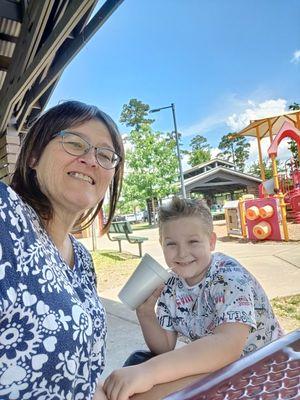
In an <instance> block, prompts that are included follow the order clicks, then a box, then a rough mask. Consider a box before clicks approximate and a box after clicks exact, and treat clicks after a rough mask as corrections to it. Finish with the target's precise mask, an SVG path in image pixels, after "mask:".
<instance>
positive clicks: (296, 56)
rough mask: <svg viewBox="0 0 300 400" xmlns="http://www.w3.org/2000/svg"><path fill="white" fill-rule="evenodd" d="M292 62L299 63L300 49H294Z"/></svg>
mask: <svg viewBox="0 0 300 400" xmlns="http://www.w3.org/2000/svg"><path fill="white" fill-rule="evenodd" d="M291 62H292V63H294V64H298V63H299V62H300V50H296V51H294V54H293V58H292V59H291Z"/></svg>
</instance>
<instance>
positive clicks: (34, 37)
mask: <svg viewBox="0 0 300 400" xmlns="http://www.w3.org/2000/svg"><path fill="white" fill-rule="evenodd" d="M97 2H98V0H84V1H82V0H51V1H48V0H46V1H44V0H0V179H2V178H3V177H4V176H6V175H5V174H6V173H8V172H9V171H8V170H7V171H6V170H5V171H3V168H6V166H7V165H9V164H10V160H8V159H7V157H6V150H5V149H4V150H3V148H4V147H3V146H6V144H7V143H8V142H7V141H5V140H2V139H3V138H4V139H5V136H6V135H8V134H9V135H10V136H18V135H22V134H23V133H25V132H26V130H27V127H28V124H29V123H30V121H32V120H33V119H34V118H35V117H36V115H37V114H39V113H40V112H41V111H42V110H43V109H44V108H45V106H46V104H47V101H48V100H49V97H50V96H51V94H52V92H53V89H54V88H55V86H56V84H57V82H58V80H59V79H60V77H61V75H62V73H63V71H64V68H65V67H66V66H67V65H68V64H69V63H70V61H71V60H72V59H73V57H75V55H76V54H77V53H78V52H79V51H80V50H81V48H82V47H83V46H84V45H85V44H86V43H87V42H88V40H89V39H90V38H91V37H92V36H93V35H94V33H95V32H96V31H97V30H98V29H99V28H100V27H101V26H102V25H103V24H104V23H105V21H106V20H107V19H108V18H109V17H110V16H111V14H112V13H113V12H114V11H115V10H116V8H117V7H118V6H119V5H120V4H121V3H122V2H123V0H106V1H101V3H102V5H101V7H100V8H99V10H98V11H97V12H96V13H94V9H95V7H96V4H97ZM1 165H2V168H1ZM3 165H5V167H3Z"/></svg>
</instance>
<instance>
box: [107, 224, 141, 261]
mask: <svg viewBox="0 0 300 400" xmlns="http://www.w3.org/2000/svg"><path fill="white" fill-rule="evenodd" d="M132 233H133V230H132V227H131V225H130V222H128V221H118V222H112V223H111V225H110V228H109V231H108V232H107V237H108V239H109V240H111V241H112V242H116V241H117V242H118V245H119V252H120V253H122V241H124V240H125V241H127V242H128V243H132V244H134V243H137V244H138V246H139V256H140V257H142V244H143V243H144V241H145V240H148V238H147V237H144V236H135V235H132Z"/></svg>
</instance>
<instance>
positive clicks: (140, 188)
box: [122, 124, 178, 204]
mask: <svg viewBox="0 0 300 400" xmlns="http://www.w3.org/2000/svg"><path fill="white" fill-rule="evenodd" d="M128 140H129V142H130V145H131V150H128V151H127V153H126V160H127V163H126V169H127V171H128V172H127V174H126V176H125V179H124V186H123V190H122V196H123V199H124V200H125V202H126V203H132V202H133V201H139V202H140V203H143V204H145V202H146V201H147V200H148V199H160V198H163V197H166V196H168V195H169V194H172V193H176V192H177V191H178V186H177V182H178V160H177V156H176V142H175V140H174V138H173V137H172V135H171V134H164V133H161V132H153V130H152V129H151V126H150V125H149V124H144V125H141V127H140V129H139V130H133V131H131V132H130V134H129V136H128Z"/></svg>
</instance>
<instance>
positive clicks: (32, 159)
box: [29, 157, 37, 169]
mask: <svg viewBox="0 0 300 400" xmlns="http://www.w3.org/2000/svg"><path fill="white" fill-rule="evenodd" d="M36 164H37V160H36V158H35V157H31V158H30V160H29V167H30V168H31V169H35V166H36Z"/></svg>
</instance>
